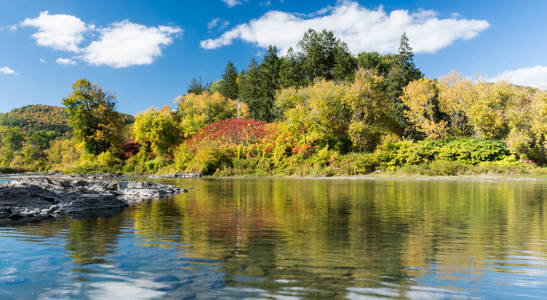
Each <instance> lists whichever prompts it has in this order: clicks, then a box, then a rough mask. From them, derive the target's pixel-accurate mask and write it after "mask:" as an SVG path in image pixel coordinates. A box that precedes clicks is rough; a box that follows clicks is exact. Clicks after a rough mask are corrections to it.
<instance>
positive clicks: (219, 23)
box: [207, 18, 230, 31]
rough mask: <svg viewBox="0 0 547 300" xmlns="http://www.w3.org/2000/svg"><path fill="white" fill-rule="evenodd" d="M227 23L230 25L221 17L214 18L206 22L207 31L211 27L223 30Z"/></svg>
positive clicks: (211, 28) (228, 23)
mask: <svg viewBox="0 0 547 300" xmlns="http://www.w3.org/2000/svg"><path fill="white" fill-rule="evenodd" d="M228 25H230V22H228V21H226V20H224V19H221V18H214V19H212V20H211V21H209V22H208V23H207V29H208V30H209V31H211V30H213V29H218V30H224V29H225V28H226V27H228Z"/></svg>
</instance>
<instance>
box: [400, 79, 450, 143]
mask: <svg viewBox="0 0 547 300" xmlns="http://www.w3.org/2000/svg"><path fill="white" fill-rule="evenodd" d="M401 100H402V103H403V104H404V105H405V106H406V107H407V109H405V111H404V114H405V117H406V118H408V120H409V121H410V122H411V123H412V124H414V126H415V127H416V130H417V131H419V132H422V133H424V134H425V135H426V136H427V137H428V138H431V139H437V138H444V137H445V136H446V135H447V123H446V121H444V120H440V119H439V102H438V90H437V86H436V84H435V81H433V80H431V79H427V78H423V79H419V80H416V81H413V82H411V83H409V84H408V85H407V86H406V87H404V88H403V94H402V96H401Z"/></svg>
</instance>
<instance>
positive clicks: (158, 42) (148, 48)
mask: <svg viewBox="0 0 547 300" xmlns="http://www.w3.org/2000/svg"><path fill="white" fill-rule="evenodd" d="M99 32H100V36H99V39H98V40H96V41H93V42H91V44H89V46H87V47H86V48H84V49H83V50H82V52H83V54H82V55H81V56H79V58H80V59H82V60H84V61H85V62H87V63H89V64H92V65H98V66H99V65H106V66H111V67H114V68H124V67H129V66H132V65H148V64H151V63H153V62H154V60H155V59H156V58H157V57H159V56H161V54H162V52H161V50H162V47H164V46H166V45H169V44H171V43H172V42H173V39H174V38H175V37H177V36H179V35H180V34H182V30H181V29H180V28H179V27H171V26H157V27H147V26H144V25H140V24H135V23H131V22H129V21H127V20H125V21H122V22H118V23H113V24H112V25H111V26H109V27H106V28H102V29H99Z"/></svg>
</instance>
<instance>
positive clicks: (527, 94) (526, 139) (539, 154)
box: [505, 89, 547, 165]
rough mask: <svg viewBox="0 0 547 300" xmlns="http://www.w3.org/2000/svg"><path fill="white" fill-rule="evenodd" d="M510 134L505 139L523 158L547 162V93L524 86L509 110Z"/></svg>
mask: <svg viewBox="0 0 547 300" xmlns="http://www.w3.org/2000/svg"><path fill="white" fill-rule="evenodd" d="M506 115H507V119H508V125H509V127H510V130H509V133H508V135H507V137H506V139H505V141H506V143H507V145H508V146H509V148H510V149H512V150H513V151H515V152H517V153H519V154H520V155H521V157H522V158H525V159H528V160H531V161H534V162H536V163H538V164H539V165H545V164H546V163H547V150H546V149H547V92H544V91H539V90H532V89H523V90H521V91H520V93H519V95H518V97H515V99H514V102H513V103H511V104H510V105H509V107H508V109H507V114H506Z"/></svg>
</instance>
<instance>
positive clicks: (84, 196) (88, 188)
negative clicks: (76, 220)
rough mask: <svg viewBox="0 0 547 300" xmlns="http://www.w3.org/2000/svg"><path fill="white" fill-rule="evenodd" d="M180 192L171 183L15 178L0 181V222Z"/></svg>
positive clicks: (86, 211) (107, 206)
mask: <svg viewBox="0 0 547 300" xmlns="http://www.w3.org/2000/svg"><path fill="white" fill-rule="evenodd" d="M183 192H186V190H185V189H181V188H178V187H176V186H173V185H165V184H157V183H152V182H145V181H109V180H82V179H70V178H66V177H63V178H48V177H25V178H17V179H15V180H12V181H10V182H8V183H5V184H2V185H0V222H1V221H2V220H4V221H5V220H14V221H17V220H20V219H43V218H50V217H58V216H62V215H72V216H79V217H82V216H85V215H86V214H93V215H96V214H97V212H108V211H112V210H120V209H122V208H124V207H126V206H128V204H130V203H135V202H140V201H145V200H152V199H160V198H163V197H166V196H169V195H174V194H178V193H183Z"/></svg>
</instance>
